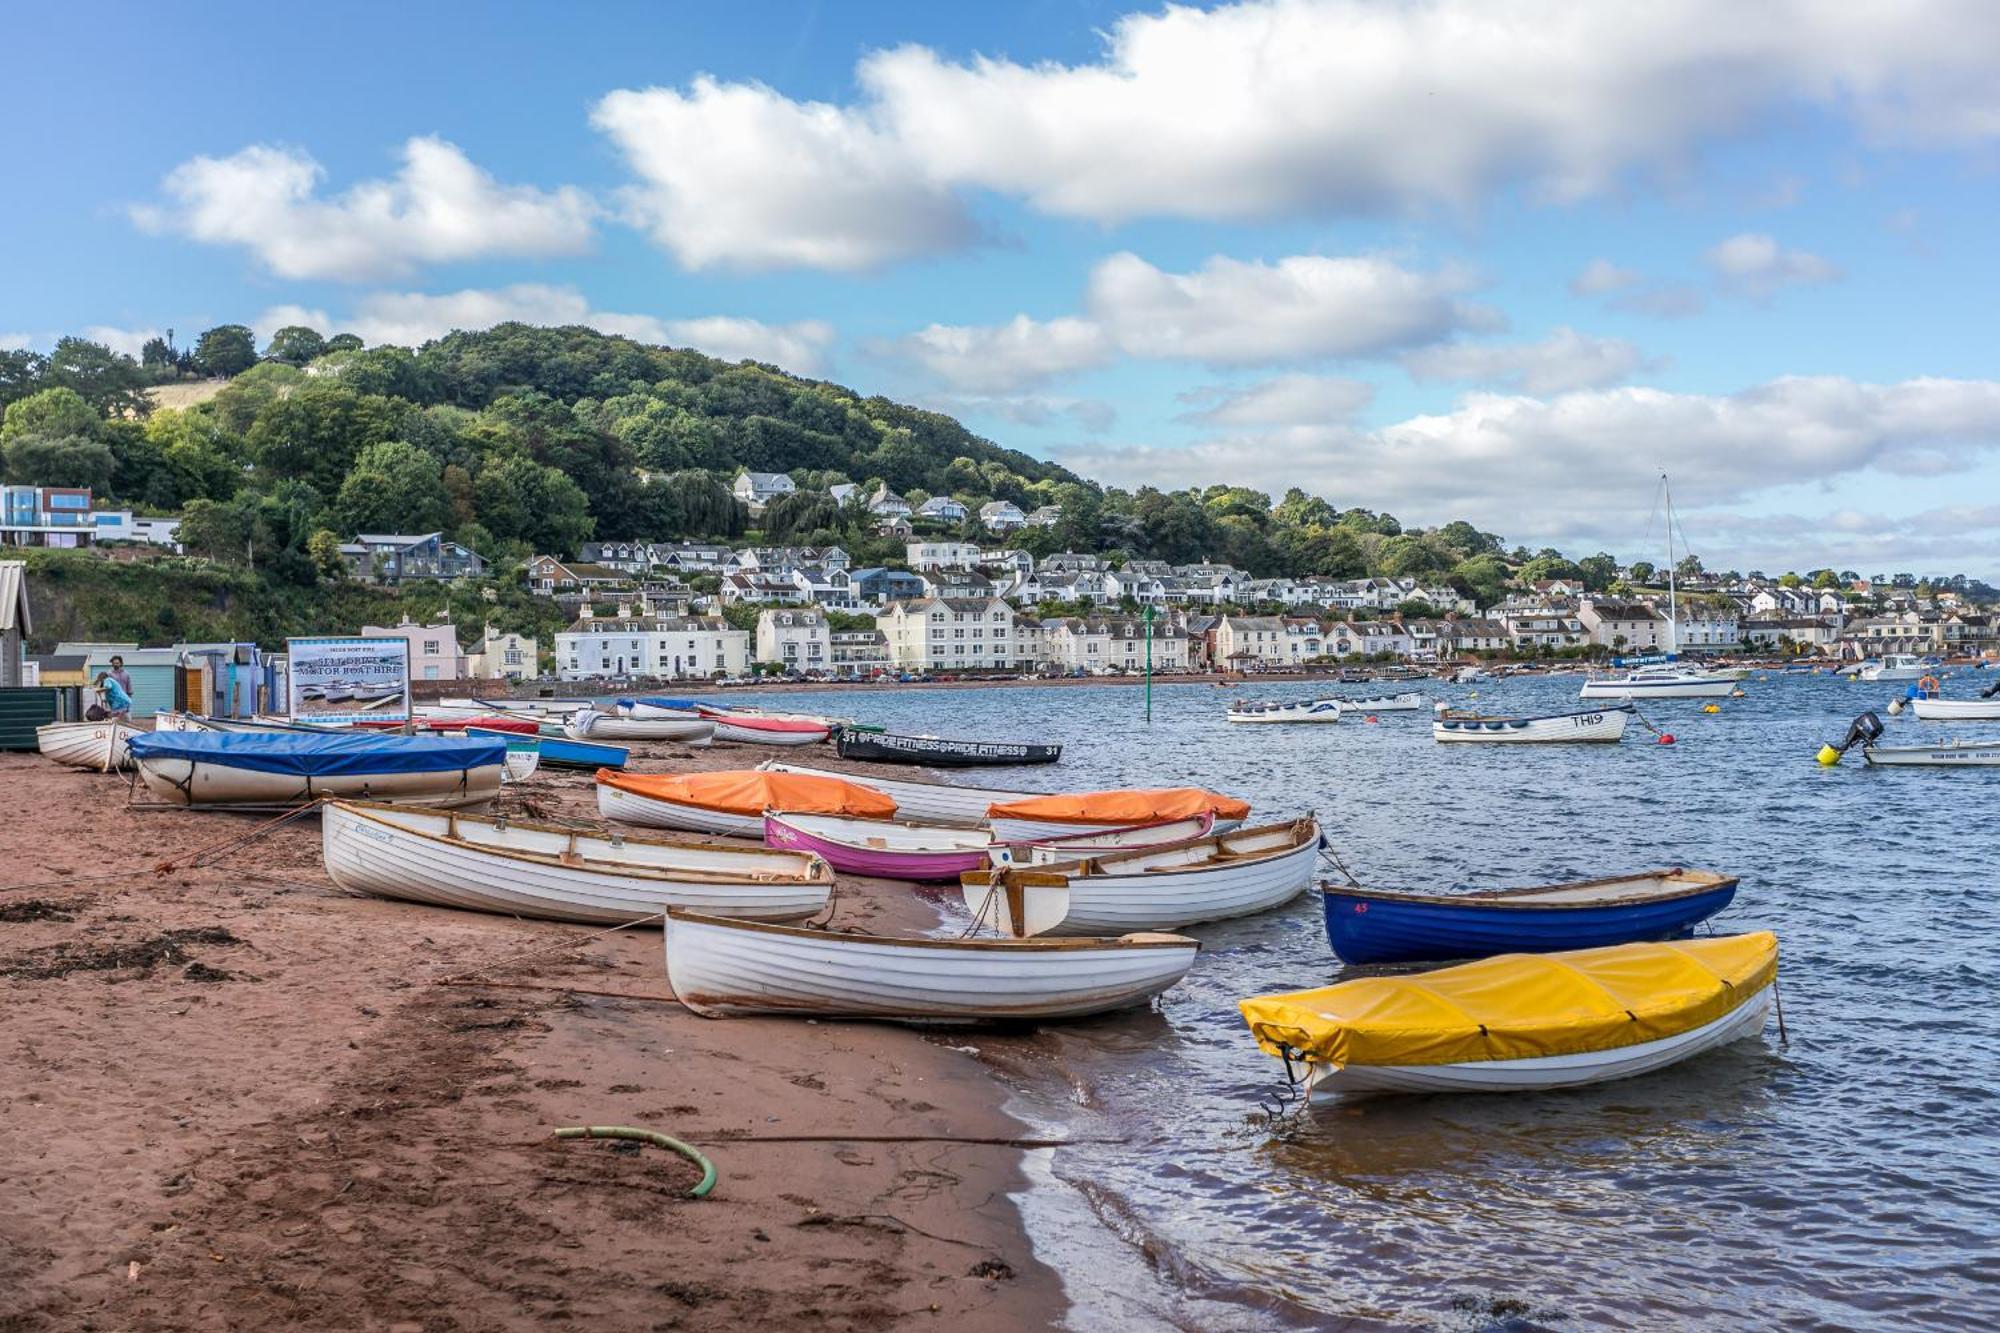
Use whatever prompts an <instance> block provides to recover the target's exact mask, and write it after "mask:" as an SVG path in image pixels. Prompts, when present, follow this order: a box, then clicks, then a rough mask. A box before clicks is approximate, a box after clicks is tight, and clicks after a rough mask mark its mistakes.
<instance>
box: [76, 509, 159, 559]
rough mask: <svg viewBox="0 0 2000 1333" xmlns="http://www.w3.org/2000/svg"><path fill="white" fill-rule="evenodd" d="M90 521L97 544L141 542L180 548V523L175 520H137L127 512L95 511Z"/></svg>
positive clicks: (126, 510) (116, 510)
mask: <svg viewBox="0 0 2000 1333" xmlns="http://www.w3.org/2000/svg"><path fill="white" fill-rule="evenodd" d="M90 520H91V522H92V523H93V524H94V525H95V526H96V532H95V533H94V534H93V535H94V536H95V537H96V539H97V540H98V541H100V542H144V543H146V544H147V545H148V546H170V547H172V548H173V549H174V550H176V551H178V550H179V549H180V539H179V533H180V529H181V521H180V520H179V519H177V518H139V517H136V516H135V515H134V514H133V513H132V511H131V510H129V509H98V510H94V511H93V512H92V513H91V515H90Z"/></svg>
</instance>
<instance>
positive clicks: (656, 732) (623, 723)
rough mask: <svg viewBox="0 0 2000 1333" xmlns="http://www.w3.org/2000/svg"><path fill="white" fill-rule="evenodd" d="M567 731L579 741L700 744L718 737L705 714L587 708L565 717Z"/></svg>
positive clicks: (705, 743) (564, 727) (573, 738)
mask: <svg viewBox="0 0 2000 1333" xmlns="http://www.w3.org/2000/svg"><path fill="white" fill-rule="evenodd" d="M563 734H564V735H566V736H568V737H570V738H571V739H572V740H579V741H585V740H588V741H604V740H610V741H673V742H676V743H678V744H681V745H692V746H696V747H700V746H704V745H707V744H709V743H710V742H711V741H713V740H714V739H715V723H713V722H711V721H709V720H708V719H707V718H705V717H631V716H628V715H623V714H617V713H600V712H598V711H596V710H595V709H590V708H585V709H579V710H578V711H576V712H574V713H571V714H569V715H568V716H566V717H565V718H563Z"/></svg>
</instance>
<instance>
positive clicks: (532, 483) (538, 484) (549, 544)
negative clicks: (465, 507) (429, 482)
mask: <svg viewBox="0 0 2000 1333" xmlns="http://www.w3.org/2000/svg"><path fill="white" fill-rule="evenodd" d="M472 493H473V500H474V503H475V504H476V505H477V507H478V510H479V522H480V523H481V524H482V525H483V526H484V527H486V528H487V529H488V530H489V531H491V532H492V533H493V535H494V536H495V537H496V538H498V539H500V540H502V541H509V540H512V541H522V542H526V543H528V544H529V545H530V546H532V547H534V548H535V549H536V550H537V551H545V552H555V553H558V554H561V555H568V556H573V555H575V554H576V549H577V547H579V546H580V545H582V544H583V543H584V542H586V541H588V540H590V537H591V535H592V533H593V532H594V531H595V527H596V525H595V523H594V521H593V520H592V518H591V516H590V502H589V500H588V498H587V497H585V495H584V493H583V490H582V488H581V487H579V486H578V485H577V484H576V483H575V482H573V481H571V480H570V479H569V478H568V477H566V476H564V475H563V474H562V473H560V472H558V471H556V470H555V469H554V468H552V467H544V466H543V465H541V464H540V463H537V462H536V461H535V460H534V459H532V458H529V457H527V456H526V455H524V454H510V455H508V456H506V457H504V458H501V459H499V460H498V461H497V462H494V463H491V464H489V465H488V466H487V467H486V468H485V469H484V470H483V471H481V472H480V474H479V476H478V478H477V479H476V480H475V481H474V482H473V488H472Z"/></svg>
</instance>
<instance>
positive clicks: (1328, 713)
mask: <svg viewBox="0 0 2000 1333" xmlns="http://www.w3.org/2000/svg"><path fill="white" fill-rule="evenodd" d="M1222 716H1223V719H1224V720H1225V721H1228V722H1338V721H1340V700H1338V699H1299V700H1295V701H1290V702H1287V701H1284V700H1279V699H1270V700H1264V701H1261V702H1253V701H1252V700H1249V699H1238V700H1236V701H1235V702H1234V703H1232V704H1230V705H1229V710H1228V711H1227V712H1225V713H1224V714H1223V715H1222Z"/></svg>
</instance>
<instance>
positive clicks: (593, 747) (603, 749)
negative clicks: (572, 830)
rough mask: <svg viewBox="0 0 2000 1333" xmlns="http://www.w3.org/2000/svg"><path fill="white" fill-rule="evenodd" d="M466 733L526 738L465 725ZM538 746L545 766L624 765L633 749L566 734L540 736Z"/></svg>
mask: <svg viewBox="0 0 2000 1333" xmlns="http://www.w3.org/2000/svg"><path fill="white" fill-rule="evenodd" d="M465 734H466V735H468V736H491V737H494V738H496V739H506V740H516V741H518V740H522V739H525V738H524V737H521V736H519V735H516V734H515V733H513V732H508V731H489V730H487V729H486V728H485V727H467V728H466V729H465ZM540 749H541V755H542V766H543V767H545V768H593V769H595V768H623V767H625V761H626V760H627V759H629V758H631V757H632V752H631V751H630V750H628V749H626V748H625V747H624V746H622V745H605V744H604V743H602V742H601V741H578V740H571V739H570V738H569V737H567V736H543V737H541V738H540Z"/></svg>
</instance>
